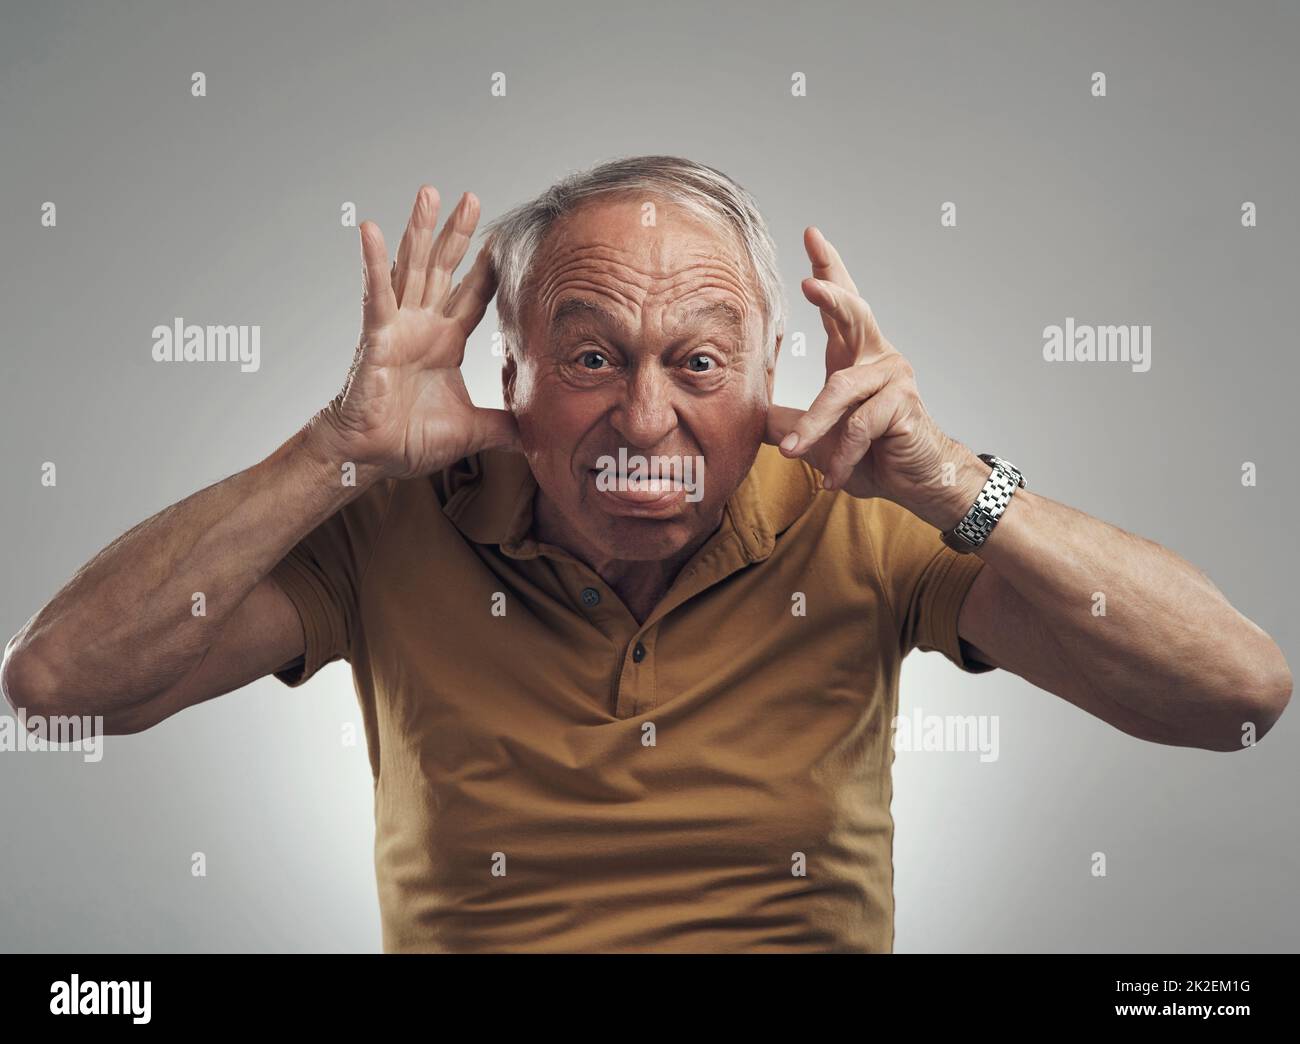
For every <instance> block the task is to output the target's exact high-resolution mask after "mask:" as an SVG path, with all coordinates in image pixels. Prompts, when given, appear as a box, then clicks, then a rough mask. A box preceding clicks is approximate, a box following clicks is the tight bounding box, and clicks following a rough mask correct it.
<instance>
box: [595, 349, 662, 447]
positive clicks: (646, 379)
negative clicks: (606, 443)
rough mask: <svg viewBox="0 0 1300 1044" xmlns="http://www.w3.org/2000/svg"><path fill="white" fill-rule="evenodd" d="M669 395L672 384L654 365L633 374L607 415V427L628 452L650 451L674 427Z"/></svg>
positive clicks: (651, 364)
mask: <svg viewBox="0 0 1300 1044" xmlns="http://www.w3.org/2000/svg"><path fill="white" fill-rule="evenodd" d="M673 393H674V388H673V383H672V381H671V380H670V379H669V377H668V375H667V374H666V373H664V370H663V367H662V366H660V365H659V364H658V362H657V361H655V362H651V363H648V364H645V365H641V366H638V367H637V368H636V369H635V370H634V371H633V373H632V376H631V378H630V379H629V380H628V382H627V384H626V386H625V388H624V391H623V395H622V398H621V399H620V400H619V402H618V405H617V406H615V408H614V411H613V413H612V414H611V415H610V424H611V425H612V426H613V427H614V430H615V431H617V432H618V433H619V434H620V435H622V436H623V438H624V439H626V440H627V443H628V446H629V448H636V449H654V448H655V447H657V446H659V445H660V444H661V443H662V442H663V441H664V439H665V438H667V437H668V435H670V434H671V433H672V431H673V429H674V428H676V427H677V408H676V406H675V405H674V402H673Z"/></svg>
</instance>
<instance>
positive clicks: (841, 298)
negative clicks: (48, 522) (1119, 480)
mask: <svg viewBox="0 0 1300 1044" xmlns="http://www.w3.org/2000/svg"><path fill="white" fill-rule="evenodd" d="M438 211H439V198H438V194H437V193H436V191H434V190H433V189H432V188H431V187H428V186H426V187H424V188H422V189H421V190H420V192H419V194H418V196H417V197H416V200H415V206H414V209H413V211H412V214H411V218H410V223H409V225H408V226H407V229H406V233H405V235H404V236H403V237H402V240H401V244H400V246H399V248H398V251H397V256H396V262H395V264H394V265H393V266H392V267H391V270H390V265H389V257H388V253H387V250H386V248H385V244H384V240H383V238H382V236H381V234H380V231H379V229H378V228H377V227H376V226H375V225H374V224H373V223H371V222H365V223H363V224H362V226H361V230H360V231H361V247H362V253H363V256H364V266H365V295H364V305H363V318H362V330H361V337H360V344H359V347H358V348H357V352H356V357H355V361H354V362H353V365H352V369H351V371H350V373H349V374H348V377H347V381H346V385H345V387H344V389H343V391H342V392H341V393H340V394H339V396H338V397H337V398H336V399H335V401H334V402H332V403H331V404H330V405H329V406H328V407H326V408H325V409H323V410H322V411H321V412H320V413H319V415H317V416H316V417H315V418H313V419H312V420H311V421H310V422H309V423H308V424H307V425H306V426H305V427H304V428H303V429H302V431H301V432H300V433H299V434H298V435H297V436H296V437H294V438H292V439H291V440H289V442H287V443H286V444H285V445H284V446H282V447H280V448H279V449H278V450H277V451H275V452H274V453H273V454H271V456H269V457H268V458H267V459H266V460H264V461H262V462H261V463H258V464H256V465H254V466H253V467H251V468H249V469H248V470H247V471H244V472H242V473H240V474H237V475H235V476H233V477H231V478H229V479H226V480H225V481H224V482H220V483H218V484H216V485H214V486H211V487H209V488H208V489H205V490H203V491H201V492H199V493H196V494H195V495H193V496H192V497H190V498H188V499H186V500H184V501H181V502H180V503H178V504H176V505H174V506H172V507H170V508H167V509H166V510H164V511H163V512H161V513H160V514H158V515H157V516H155V517H154V518H151V519H149V520H148V521H147V522H145V523H143V524H142V525H140V526H139V527H137V528H136V529H134V530H132V531H131V532H129V533H128V534H126V535H125V536H124V537H122V538H121V539H119V540H117V541H116V542H114V543H113V544H112V545H110V546H109V547H108V548H107V549H106V550H105V551H103V552H102V553H101V554H100V555H99V556H97V557H96V558H95V559H94V560H93V561H92V562H91V563H89V564H88V565H87V566H86V567H85V568H84V569H83V570H81V571H80V572H79V573H78V574H77V576H76V577H75V579H73V580H72V581H71V582H70V583H69V584H68V585H67V587H66V588H65V589H64V590H63V591H61V592H60V593H59V594H58V595H57V596H56V597H55V598H54V599H53V600H52V601H51V602H50V604H49V605H48V606H46V607H45V608H44V609H43V610H42V611H41V612H39V613H38V614H37V615H36V616H35V617H34V618H33V620H32V621H31V622H30V623H28V625H27V626H26V627H25V628H24V629H23V631H22V632H21V633H20V634H19V635H18V636H16V638H15V639H14V641H13V642H11V643H10V648H9V650H8V655H7V657H6V660H5V666H4V683H5V690H6V693H7V694H8V696H9V698H10V700H11V701H12V702H14V703H15V705H18V706H22V707H25V708H26V709H27V710H28V712H38V711H39V712H45V713H69V714H102V715H103V716H104V719H105V722H106V727H107V728H108V730H109V731H113V732H134V731H138V730H141V729H145V728H148V727H149V726H151V725H153V724H155V723H156V722H158V721H161V720H162V719H164V718H166V717H167V716H169V715H171V714H174V713H176V712H177V711H179V710H181V709H182V708H184V707H187V706H190V705H192V704H195V703H198V702H200V701H202V700H206V699H209V698H211V697H213V696H217V695H219V694H221V693H225V692H229V691H231V690H232V689H236V688H238V687H240V686H242V685H246V684H247V683H249V682H250V681H252V680H253V679H255V678H258V677H261V676H263V675H266V674H270V673H274V674H275V676H276V677H278V678H280V679H281V680H282V681H284V682H286V683H288V684H290V685H299V684H302V683H303V682H304V681H306V680H307V679H308V678H310V677H311V676H312V675H313V674H315V673H316V671H317V670H319V669H320V667H321V666H322V665H323V664H325V663H328V662H330V661H332V660H337V659H340V658H343V659H346V660H348V661H349V662H350V663H351V665H352V670H353V674H354V678H355V683H356V688H357V693H358V697H359V700H360V705H361V711H362V716H363V719H364V724H365V731H366V739H367V743H368V749H369V755H370V761H371V766H372V769H373V773H374V780H375V816H376V842H375V860H376V869H377V876H378V885H379V897H380V907H381V911H382V918H383V937H384V946H385V949H387V950H389V951H414V950H455V951H465V950H533V951H537V950H558V951H579V950H582V951H591V950H596V951H616V950H617V951H629V950H698V951H724V950H725V951H781V950H814V951H887V950H889V949H891V948H892V944H893V877H892V875H893V868H892V838H893V833H892V828H893V823H892V819H891V815H890V798H891V779H890V766H891V761H892V757H893V752H892V748H891V743H890V732H891V721H892V719H893V718H894V716H895V715H896V713H897V705H898V679H899V669H900V664H901V661H902V659H903V657H904V656H905V655H906V654H907V653H908V652H909V651H910V650H912V649H914V648H920V649H923V650H937V651H939V652H940V653H942V654H943V655H944V656H945V657H947V658H948V659H949V660H951V661H952V662H953V663H954V664H955V665H956V666H957V667H959V668H961V669H963V670H965V671H969V672H981V671H989V670H992V669H994V668H997V667H1000V668H1002V669H1004V670H1008V671H1012V672H1013V673H1015V674H1017V675H1019V676H1021V677H1023V678H1025V679H1027V680H1029V681H1030V682H1032V683H1033V684H1035V685H1037V686H1039V687H1041V688H1043V689H1045V690H1047V691H1048V692H1051V693H1054V694H1056V695H1058V696H1060V697H1062V698H1064V699H1066V700H1069V701H1070V702H1071V703H1073V704H1075V705H1077V706H1078V707H1081V708H1082V709H1084V710H1086V711H1088V712H1089V713H1091V714H1094V715H1096V716H1098V717H1100V718H1102V719H1103V720H1105V721H1107V722H1109V723H1110V724H1112V725H1113V726H1115V727H1116V728H1119V729H1122V730H1124V731H1125V732H1127V733H1129V734H1131V735H1134V736H1137V737H1140V738H1143V739H1147V740H1151V741H1154V742H1157V743H1165V744H1175V745H1181V746H1194V747H1202V748H1205V749H1208V750H1218V751H1228V750H1235V749H1239V748H1240V747H1241V746H1243V743H1249V742H1252V741H1253V738H1254V737H1258V736H1261V735H1263V733H1264V732H1266V731H1267V730H1268V729H1269V727H1270V726H1271V725H1272V723H1273V722H1274V721H1275V720H1276V718H1277V717H1278V715H1279V714H1280V713H1281V712H1282V709H1283V707H1284V706H1285V704H1286V703H1287V701H1288V699H1289V696H1290V691H1291V677H1290V672H1289V670H1288V667H1287V664H1286V661H1285V659H1284V658H1283V656H1282V655H1281V653H1280V651H1279V650H1278V648H1277V646H1276V645H1275V644H1274V642H1273V641H1272V640H1270V638H1269V637H1268V636H1267V635H1266V634H1265V633H1264V632H1263V631H1261V630H1260V629H1259V628H1258V627H1256V626H1255V625H1254V624H1252V623H1251V622H1250V621H1249V620H1247V619H1246V618H1245V617H1244V616H1242V615H1241V614H1240V613H1238V612H1237V611H1236V610H1235V609H1234V608H1233V607H1232V606H1231V605H1230V604H1229V603H1228V602H1227V601H1226V600H1225V599H1224V597H1223V595H1222V594H1221V593H1220V592H1219V591H1218V590H1217V589H1216V588H1215V587H1214V585H1213V584H1212V583H1210V581H1209V580H1208V579H1206V577H1205V576H1204V575H1202V574H1201V573H1200V572H1199V571H1198V570H1197V569H1195V568H1194V567H1192V566H1191V565H1189V564H1188V563H1187V562H1185V561H1183V560H1182V559H1180V558H1179V557H1178V556H1176V555H1174V554H1172V553H1171V552H1169V551H1167V550H1166V549H1164V548H1162V547H1160V546H1158V545H1156V544H1153V543H1151V542H1149V541H1146V540H1143V539H1141V538H1139V537H1136V536H1133V535H1131V534H1129V533H1126V532H1124V531H1122V530H1119V529H1116V528H1114V527H1113V526H1110V525H1107V524H1106V523H1104V522H1101V521H1098V520H1097V519H1094V518H1091V517H1089V516H1088V515H1085V514H1082V513H1080V512H1078V511H1075V510H1072V509H1071V508H1069V507H1066V506H1064V505H1062V504H1059V503H1056V502H1055V501H1052V500H1049V499H1048V498H1046V497H1042V496H1039V495H1037V494H1035V493H1033V492H1030V491H1029V489H1028V488H1025V487H1024V486H1023V479H1022V477H1021V476H1020V474H1019V472H1018V471H1017V470H1016V469H1015V468H1014V466H1013V465H1011V464H1009V463H1007V462H1006V461H1005V460H1002V459H1001V458H999V457H995V456H993V455H991V454H988V455H976V454H975V453H974V452H972V451H971V450H970V449H968V448H967V447H965V446H963V445H961V444H960V443H958V442H956V441H955V440H953V439H952V438H950V437H948V436H947V435H945V434H944V432H943V430H942V428H941V427H940V426H939V425H938V424H937V423H936V422H935V420H934V419H932V418H931V417H930V416H929V414H928V413H927V411H926V409H925V405H924V403H923V402H922V400H921V397H920V395H919V393H918V390H917V384H916V380H915V374H914V372H913V370H912V367H911V366H910V365H909V364H908V362H907V359H906V358H905V356H904V355H903V354H902V353H900V352H899V350H898V349H896V348H895V347H894V346H893V345H892V344H891V343H890V342H889V341H888V340H886V339H885V337H884V335H883V334H882V332H881V330H880V328H879V327H878V326H877V323H876V320H875V318H874V316H873V314H872V311H871V309H870V308H869V307H868V305H867V303H866V301H864V300H863V298H862V297H861V296H860V294H859V292H858V288H857V287H856V286H855V285H854V282H853V279H852V277H851V276H850V274H849V272H848V270H847V269H846V267H845V265H844V262H843V261H842V259H841V258H840V256H839V254H838V253H837V251H836V250H835V248H834V247H833V246H832V245H831V244H830V243H829V242H828V241H827V240H826V238H825V237H824V236H823V235H822V234H821V232H820V231H818V230H817V229H816V228H809V229H808V230H807V231H806V233H805V236H804V246H805V248H806V250H807V253H808V257H809V260H810V262H811V266H812V275H811V277H809V278H807V279H805V280H804V281H803V284H802V289H803V293H804V295H805V296H806V297H807V298H808V300H809V301H810V302H812V303H813V304H814V305H816V306H817V308H818V309H820V312H821V317H822V321H823V324H824V326H825V329H826V333H827V337H828V340H827V347H826V370H827V375H828V376H827V380H826V384H825V387H824V389H823V390H822V391H821V392H820V394H819V395H818V396H817V397H816V399H815V401H814V402H813V403H812V404H811V407H810V408H809V409H808V410H806V411H803V410H796V409H790V408H785V407H781V406H775V405H773V404H772V387H773V377H774V373H775V365H776V360H777V354H778V351H779V349H780V346H781V340H782V329H783V320H784V306H783V295H782V291H781V285H780V281H779V277H778V275H777V271H776V264H775V250H774V248H773V244H772V242H771V240H770V237H769V236H768V233H767V231H766V228H765V226H764V222H763V220H762V218H761V216H760V214H759V212H758V210H757V208H756V206H755V204H754V201H753V200H752V199H751V198H750V196H749V195H748V194H747V193H746V192H745V191H744V190H743V189H742V188H741V187H740V186H738V185H737V184H735V183H734V182H733V181H731V179H729V178H728V177H726V176H725V175H723V174H721V173H720V172H718V171H716V170H713V169H711V168H708V167H705V166H702V165H700V164H697V163H693V162H689V161H686V160H682V159H678V158H675V157H663V156H652V157H639V158H634V159H628V160H622V161H618V162H614V163H609V164H605V165H603V166H600V167H597V168H595V169H593V170H590V171H587V172H584V173H581V174H577V175H574V176H572V177H570V178H567V179H566V180H564V181H562V182H560V183H559V184H557V185H555V186H553V187H552V188H551V189H550V190H548V191H547V192H546V193H544V194H543V195H542V196H541V197H539V198H538V199H536V200H534V201H532V202H530V203H527V204H525V205H523V206H521V207H519V208H517V209H516V210H514V211H512V212H510V213H509V214H507V215H505V216H504V217H503V218H501V219H500V220H499V221H497V222H495V223H494V225H493V227H492V228H491V229H490V236H489V239H488V241H487V246H486V247H485V248H484V249H483V250H482V251H481V252H480V253H479V254H478V256H477V259H476V260H475V262H474V263H473V265H472V267H471V268H470V269H469V271H468V273H467V274H466V275H465V277H464V279H463V280H462V281H461V282H460V283H459V284H457V285H455V286H454V287H453V273H455V271H456V270H457V268H458V266H459V265H460V263H461V260H462V258H463V257H464V255H465V253H466V251H467V248H468V245H469V243H470V239H471V236H472V234H473V233H474V230H475V227H476V224H477V220H478V214H479V203H478V200H477V199H476V198H475V197H474V196H473V195H471V194H469V193H466V194H465V195H464V196H462V197H461V199H460V200H459V202H458V203H457V204H456V205H455V207H454V208H453V209H452V211H451V213H450V215H449V216H448V218H447V220H446V221H445V222H444V223H443V225H442V228H441V230H440V231H439V232H438V233H437V234H436V235H435V228H436V226H437V218H438ZM494 294H496V295H497V305H498V312H499V315H500V319H501V330H502V334H503V339H504V343H505V346H506V360H505V366H504V369H503V386H504V396H505V406H506V409H505V410H493V409H484V408H480V407H478V406H475V405H474V403H472V402H471V401H470V398H469V395H468V394H467V392H466V388H465V384H464V382H463V381H462V379H461V375H460V370H459V367H460V365H461V362H462V359H463V357H464V353H465V345H466V339H467V337H468V336H469V334H470V333H471V331H473V330H474V329H475V327H476V326H477V324H478V323H479V321H480V320H481V319H482V317H483V315H484V313H485V311H486V309H487V307H488V304H489V302H490V301H491V299H492V297H493V295H494ZM990 390H991V389H990ZM1010 408H1014V407H1013V406H1012V407H1010ZM633 459H637V460H641V459H646V460H659V461H662V462H668V463H669V464H672V463H673V462H683V463H684V462H694V463H695V464H696V465H698V467H697V468H696V469H694V470H693V471H692V473H691V475H690V476H688V475H687V470H686V469H679V468H675V467H671V466H670V467H667V468H665V469H664V473H662V474H659V475H657V476H655V477H648V473H647V472H646V471H645V470H644V469H641V468H640V467H639V466H638V468H637V469H636V472H635V473H633V469H632V468H631V467H630V465H629V462H630V461H632V460H633ZM199 591H201V592H204V594H205V596H206V603H207V615H205V616H194V615H193V614H192V612H191V605H192V596H193V594H194V593H195V592H199ZM1097 592H1100V593H1102V594H1104V595H1105V606H1106V608H1105V613H1104V615H1103V614H1100V613H1098V612H1096V606H1097V605H1098V601H1097V598H1096V593H1097ZM1243 736H1245V737H1247V738H1246V739H1245V740H1243Z"/></svg>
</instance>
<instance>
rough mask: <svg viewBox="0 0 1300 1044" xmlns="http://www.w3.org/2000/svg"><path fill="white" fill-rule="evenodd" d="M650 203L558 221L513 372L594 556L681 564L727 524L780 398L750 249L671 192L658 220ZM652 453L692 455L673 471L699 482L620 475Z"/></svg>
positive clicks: (524, 416) (522, 410)
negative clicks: (646, 212) (650, 484)
mask: <svg viewBox="0 0 1300 1044" xmlns="http://www.w3.org/2000/svg"><path fill="white" fill-rule="evenodd" d="M643 202H644V197H642V196H636V197H632V196H627V197H612V198H604V199H600V200H595V201H592V202H591V203H588V204H585V205H583V206H581V207H579V208H578V209H577V210H575V211H573V212H571V213H570V214H569V215H567V216H566V217H565V218H562V219H561V220H560V221H559V222H557V223H556V225H555V226H553V227H552V229H551V231H550V233H549V234H548V235H547V237H546V239H545V240H544V241H543V243H542V244H541V246H540V247H539V249H538V253H537V256H536V258H535V261H534V265H533V268H532V274H531V276H530V278H529V280H528V282H527V286H526V288H525V289H526V293H525V295H524V300H525V302H526V303H525V304H524V305H523V308H522V314H521V317H520V318H521V325H522V328H523V345H522V352H521V358H519V359H518V360H515V359H511V360H509V361H508V362H507V364H506V368H505V372H504V375H503V379H504V387H505V400H506V408H507V409H509V410H511V411H512V412H513V413H514V415H515V419H516V420H517V422H518V424H519V430H520V436H521V439H522V442H523V449H524V453H525V454H526V455H527V457H528V461H529V464H530V465H531V467H532V470H533V474H534V476H535V477H536V479H537V483H538V487H539V489H540V491H541V495H542V496H543V497H545V498H546V500H547V501H548V504H547V508H548V510H549V512H550V514H552V515H553V516H555V517H557V518H558V519H559V520H560V521H561V522H562V524H563V525H564V527H565V530H566V532H567V533H568V534H570V536H571V540H572V544H576V545H578V546H580V547H582V548H583V549H584V550H585V551H586V552H587V554H588V555H589V556H590V557H591V558H593V559H618V560H624V561H646V560H657V559H664V558H669V557H671V556H672V555H674V554H676V553H678V552H680V551H682V549H683V548H685V547H687V546H688V545H691V544H694V543H698V542H699V541H701V540H703V539H704V538H706V537H707V536H708V535H709V534H710V533H712V531H713V530H714V529H715V528H716V527H717V525H718V522H719V521H720V520H721V517H722V510H723V507H724V505H725V503H726V501H727V499H728V498H729V497H730V496H731V494H732V493H733V492H735V490H736V487H737V486H739V484H740V482H741V480H742V479H743V478H744V477H745V474H746V473H747V472H748V471H749V468H750V466H751V465H752V464H753V462H754V457H755V455H756V454H757V453H758V447H759V445H760V443H761V442H762V438H763V433H764V429H765V425H766V416H767V410H768V406H769V404H770V403H771V400H772V378H773V373H774V369H773V368H772V367H768V366H767V365H766V363H765V360H764V350H763V349H764V346H763V343H762V336H763V311H762V304H761V300H760V298H759V296H758V291H757V287H756V286H755V285H754V282H753V277H752V276H751V274H750V266H749V264H748V261H747V260H746V258H745V255H744V253H743V251H742V249H741V247H740V244H739V243H738V242H736V241H735V239H734V237H731V236H728V235H726V234H725V233H723V232H720V231H719V230H718V229H716V228H714V227H713V226H710V225H709V224H707V223H705V222H703V221H701V220H700V219H699V218H698V217H696V216H695V215H694V214H692V213H691V212H690V211H688V210H685V209H683V208H681V207H678V206H675V205H672V204H670V203H667V202H664V201H655V209H656V213H655V224H654V225H651V226H649V227H646V226H645V225H643V224H642V206H643ZM620 450H622V451H623V457H620ZM638 455H639V456H640V457H643V458H646V459H647V461H648V460H649V458H652V457H654V458H660V460H661V464H662V463H663V461H662V458H669V459H670V461H676V462H679V463H681V464H682V465H685V464H686V462H687V461H689V462H690V466H691V467H693V468H694V469H695V470H694V471H692V472H691V473H689V474H687V472H686V471H685V470H684V467H683V468H682V469H680V470H675V471H668V472H667V474H668V477H670V478H674V477H675V478H685V479H686V482H687V488H683V487H682V486H681V485H680V484H677V486H676V488H670V489H668V490H667V491H666V492H662V491H656V490H654V489H653V488H650V489H647V488H644V487H640V488H638V487H637V485H636V483H635V482H634V481H633V480H634V479H635V477H636V476H635V475H634V474H628V475H624V476H621V477H620V475H619V466H618V465H619V462H621V461H622V460H624V459H628V468H627V469H626V470H627V471H629V472H630V471H634V470H635V467H636V458H637V457H638ZM602 458H607V459H606V460H602ZM608 458H612V459H613V461H614V462H615V463H616V466H615V468H614V469H613V470H610V469H609V468H608V466H607V465H608V463H609V460H608ZM701 458H702V459H703V461H704V464H703V472H702V474H700V473H699V465H698V461H699V460H700V459H701ZM602 465H606V467H604V468H602ZM663 470H664V469H663V468H662V467H661V473H662V472H663ZM602 471H603V473H604V474H603V478H602V477H601V473H602ZM611 485H612V486H614V487H615V488H613V489H609V488H605V489H602V486H604V487H609V486H611ZM669 485H670V486H671V485H674V484H673V483H669ZM691 486H694V487H695V488H689V487H691ZM618 487H623V488H618ZM572 544H571V546H572Z"/></svg>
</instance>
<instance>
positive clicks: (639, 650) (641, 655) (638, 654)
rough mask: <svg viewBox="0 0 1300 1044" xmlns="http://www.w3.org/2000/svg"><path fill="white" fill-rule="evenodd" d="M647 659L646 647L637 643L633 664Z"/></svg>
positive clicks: (633, 652)
mask: <svg viewBox="0 0 1300 1044" xmlns="http://www.w3.org/2000/svg"><path fill="white" fill-rule="evenodd" d="M644 659H645V646H644V645H642V644H641V643H640V642H637V643H636V648H635V649H633V650H632V662H633V663H640V662H641V661H642V660H644Z"/></svg>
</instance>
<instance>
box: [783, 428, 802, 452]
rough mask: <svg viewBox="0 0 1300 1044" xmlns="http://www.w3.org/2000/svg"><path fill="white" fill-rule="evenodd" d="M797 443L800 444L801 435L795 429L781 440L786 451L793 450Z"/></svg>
mask: <svg viewBox="0 0 1300 1044" xmlns="http://www.w3.org/2000/svg"><path fill="white" fill-rule="evenodd" d="M797 445H799V436H798V435H797V434H795V433H794V432H793V431H792V432H790V434H789V435H787V436H786V437H785V438H783V439H782V440H781V448H782V449H783V450H785V452H786V453H790V452H792V451H793V450H794V448H795V447H796V446H797Z"/></svg>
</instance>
